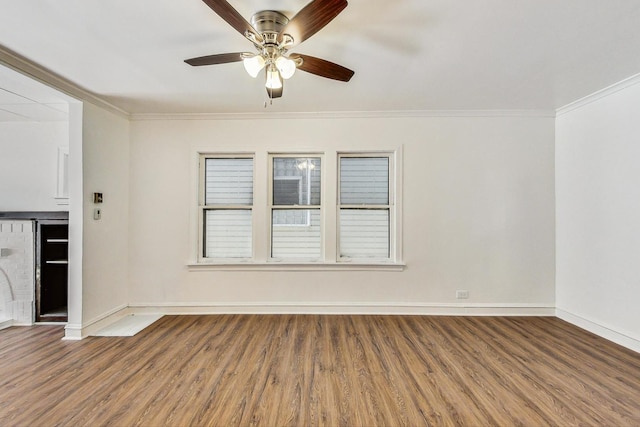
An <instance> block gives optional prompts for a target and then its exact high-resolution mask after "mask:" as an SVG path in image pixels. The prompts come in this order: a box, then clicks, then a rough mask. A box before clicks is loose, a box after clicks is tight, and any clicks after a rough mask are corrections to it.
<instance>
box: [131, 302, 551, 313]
mask: <svg viewBox="0 0 640 427" xmlns="http://www.w3.org/2000/svg"><path fill="white" fill-rule="evenodd" d="M130 309H131V310H132V311H133V312H134V313H136V314H141V313H154V314H165V315H168V314H175V315H180V314H202V315H204V314H350V315H366V314H376V315H421V316H554V314H555V309H554V307H553V306H547V305H544V304H518V303H515V304H411V303H397V304H386V303H369V304H367V303H362V304H359V303H354V304H350V303H343V304H340V303H315V304H311V303H238V304H235V303H211V304H207V303H202V302H192V303H162V304H158V303H136V304H132V305H131V306H130Z"/></svg>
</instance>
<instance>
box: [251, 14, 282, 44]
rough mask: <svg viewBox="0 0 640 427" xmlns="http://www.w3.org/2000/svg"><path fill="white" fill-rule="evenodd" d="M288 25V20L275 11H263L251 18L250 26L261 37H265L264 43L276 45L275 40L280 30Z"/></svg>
mask: <svg viewBox="0 0 640 427" xmlns="http://www.w3.org/2000/svg"><path fill="white" fill-rule="evenodd" d="M288 23H289V18H287V17H286V16H285V15H284V14H282V13H280V12H278V11H275V10H263V11H261V12H257V13H255V14H254V15H253V16H252V17H251V26H252V27H253V28H255V29H256V31H257V32H258V33H260V34H262V35H266V36H267V39H270V40H265V42H266V43H270V42H271V43H276V41H275V39H276V36H277V35H278V33H280V30H282V28H283V27H284V26H285V25H287V24H288Z"/></svg>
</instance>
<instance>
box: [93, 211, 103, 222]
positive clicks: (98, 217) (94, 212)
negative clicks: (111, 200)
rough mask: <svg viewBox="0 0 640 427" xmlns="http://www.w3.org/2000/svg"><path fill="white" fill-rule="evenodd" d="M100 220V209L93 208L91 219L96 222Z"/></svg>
mask: <svg viewBox="0 0 640 427" xmlns="http://www.w3.org/2000/svg"><path fill="white" fill-rule="evenodd" d="M100 218H102V209H100V208H95V209H94V210H93V219H95V220H98V219H100Z"/></svg>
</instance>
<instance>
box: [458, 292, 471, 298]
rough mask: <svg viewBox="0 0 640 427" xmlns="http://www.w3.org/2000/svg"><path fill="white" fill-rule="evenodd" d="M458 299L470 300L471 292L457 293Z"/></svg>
mask: <svg viewBox="0 0 640 427" xmlns="http://www.w3.org/2000/svg"><path fill="white" fill-rule="evenodd" d="M456 298H457V299H467V298H469V291H456Z"/></svg>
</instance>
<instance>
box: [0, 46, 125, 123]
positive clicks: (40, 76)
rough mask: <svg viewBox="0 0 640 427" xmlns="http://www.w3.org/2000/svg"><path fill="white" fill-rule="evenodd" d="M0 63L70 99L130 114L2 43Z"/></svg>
mask: <svg viewBox="0 0 640 427" xmlns="http://www.w3.org/2000/svg"><path fill="white" fill-rule="evenodd" d="M0 64H2V65H5V66H6V67H8V68H11V69H12V70H14V71H16V72H18V73H20V74H24V75H26V76H29V77H31V78H32V79H34V80H36V81H38V82H40V83H42V84H44V85H46V86H49V87H51V88H53V89H55V90H57V91H59V92H61V93H62V94H64V95H67V96H69V97H70V98H72V100H77V101H86V102H89V103H91V104H94V105H96V106H98V107H100V108H103V109H105V110H107V111H110V112H112V113H114V114H116V115H119V116H121V117H124V118H127V119H128V118H129V117H130V114H129V113H128V112H126V111H124V110H123V109H121V108H118V107H116V106H115V105H113V104H110V103H108V102H107V101H105V100H104V99H102V98H100V97H98V96H96V95H94V94H93V93H91V92H89V91H87V90H85V89H83V88H81V87H80V86H78V85H76V84H75V83H73V82H71V81H70V80H67V79H65V78H64V77H61V76H59V75H58V74H56V73H54V72H52V71H50V70H47V69H46V68H44V67H42V66H40V65H38V64H36V63H35V62H32V61H30V60H28V59H27V58H25V57H23V56H21V55H20V54H18V53H16V52H14V51H12V50H10V49H8V48H6V47H5V46H2V45H0Z"/></svg>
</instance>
